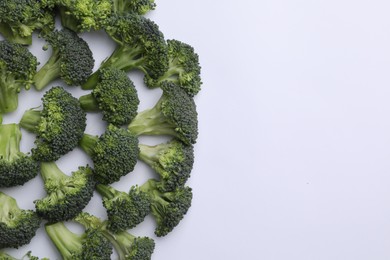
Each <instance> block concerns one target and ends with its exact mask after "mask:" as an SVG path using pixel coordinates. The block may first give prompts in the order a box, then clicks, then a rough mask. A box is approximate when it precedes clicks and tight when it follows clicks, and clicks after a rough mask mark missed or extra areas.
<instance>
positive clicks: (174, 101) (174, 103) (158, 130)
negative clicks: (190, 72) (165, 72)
mask: <svg viewBox="0 0 390 260" xmlns="http://www.w3.org/2000/svg"><path fill="white" fill-rule="evenodd" d="M161 88H162V90H163V94H162V96H161V98H160V99H159V101H158V102H157V103H156V105H155V106H154V107H153V108H151V109H148V110H145V111H143V112H140V113H139V114H138V115H137V116H136V117H135V118H134V119H133V121H132V122H131V123H130V124H129V126H128V129H129V131H130V132H132V133H133V134H135V135H137V136H138V135H170V136H173V137H176V138H178V139H179V140H181V141H183V142H184V143H185V144H188V145H189V144H194V143H196V139H197V137H198V113H197V111H196V105H195V102H194V100H193V98H192V97H190V96H189V95H187V93H186V92H185V91H184V90H183V89H181V88H180V87H178V86H176V85H175V84H173V83H171V82H162V83H161Z"/></svg>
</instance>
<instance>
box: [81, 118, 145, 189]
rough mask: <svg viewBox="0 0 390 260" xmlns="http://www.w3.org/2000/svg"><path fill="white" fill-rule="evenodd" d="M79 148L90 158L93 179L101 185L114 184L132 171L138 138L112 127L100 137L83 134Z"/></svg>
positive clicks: (135, 160)
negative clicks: (92, 167) (92, 166)
mask: <svg viewBox="0 0 390 260" xmlns="http://www.w3.org/2000/svg"><path fill="white" fill-rule="evenodd" d="M80 147H81V148H82V149H83V150H84V151H85V152H86V153H87V154H88V155H89V156H90V157H91V159H92V161H93V163H94V174H95V175H94V176H95V179H96V180H97V181H98V182H99V183H102V184H110V183H113V182H116V181H118V180H119V179H120V178H121V177H122V176H124V175H126V174H128V173H129V172H131V171H133V170H134V167H135V164H136V163H137V157H138V154H139V148H138V138H136V137H135V136H134V135H133V134H131V133H130V132H128V131H126V130H125V129H122V128H118V127H116V126H114V125H109V126H108V128H107V130H106V132H105V133H103V134H102V135H101V136H100V137H97V136H92V135H89V134H84V136H83V138H82V139H81V141H80Z"/></svg>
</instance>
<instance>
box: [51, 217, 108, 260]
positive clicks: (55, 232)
mask: <svg viewBox="0 0 390 260" xmlns="http://www.w3.org/2000/svg"><path fill="white" fill-rule="evenodd" d="M45 229H46V233H47V234H48V235H49V237H50V239H51V241H52V242H53V244H54V245H55V246H56V248H57V249H58V251H59V253H60V254H61V256H62V258H63V259H64V260H105V259H107V260H109V259H111V254H112V245H111V244H110V241H109V240H108V239H107V238H106V237H105V236H104V235H103V234H102V233H101V232H99V230H96V229H92V228H88V229H86V230H85V232H84V233H83V234H81V235H79V234H75V233H73V232H72V231H70V230H69V229H68V228H67V227H66V225H65V224H64V223H63V222H57V223H54V224H46V225H45Z"/></svg>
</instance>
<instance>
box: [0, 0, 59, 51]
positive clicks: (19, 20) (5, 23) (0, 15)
mask: <svg viewBox="0 0 390 260" xmlns="http://www.w3.org/2000/svg"><path fill="white" fill-rule="evenodd" d="M54 23H55V22H54V14H53V12H52V10H49V9H48V8H46V6H45V5H44V4H43V3H42V1H39V0H2V1H0V33H1V34H3V35H4V37H5V38H6V39H7V40H9V41H10V42H14V43H20V44H24V45H30V44H31V43H32V33H33V32H34V31H36V30H39V31H40V30H42V33H43V34H45V33H48V32H50V31H51V30H53V29H54Z"/></svg>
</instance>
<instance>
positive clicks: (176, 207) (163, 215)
mask: <svg viewBox="0 0 390 260" xmlns="http://www.w3.org/2000/svg"><path fill="white" fill-rule="evenodd" d="M158 186H159V183H158V181H156V180H153V179H151V180H149V181H147V182H146V183H144V184H143V185H142V186H141V187H140V190H141V191H142V192H146V193H147V194H148V195H149V197H150V200H151V206H150V207H151V212H152V215H153V217H154V218H155V220H156V222H157V227H156V229H155V232H154V233H155V234H156V235H157V236H158V237H161V236H165V235H167V234H168V233H169V232H171V231H172V230H173V229H174V228H175V227H176V226H177V225H178V224H179V223H180V221H181V220H182V219H183V217H184V215H185V214H186V213H187V211H188V209H189V208H190V207H191V202H192V189H191V188H190V187H187V186H186V187H179V188H176V189H175V190H173V191H169V192H161V191H159V189H158Z"/></svg>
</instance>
